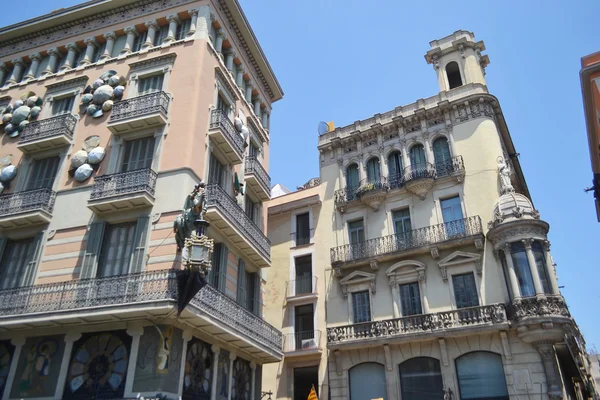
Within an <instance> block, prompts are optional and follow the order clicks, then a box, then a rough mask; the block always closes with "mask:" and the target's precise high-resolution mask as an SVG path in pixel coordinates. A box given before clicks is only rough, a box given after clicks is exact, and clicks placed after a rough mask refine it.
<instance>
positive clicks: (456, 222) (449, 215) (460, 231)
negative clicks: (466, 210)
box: [440, 196, 465, 238]
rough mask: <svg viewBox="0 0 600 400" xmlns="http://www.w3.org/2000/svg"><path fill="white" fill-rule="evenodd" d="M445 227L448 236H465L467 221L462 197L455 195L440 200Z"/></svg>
mask: <svg viewBox="0 0 600 400" xmlns="http://www.w3.org/2000/svg"><path fill="white" fill-rule="evenodd" d="M440 205H441V208H442V218H443V219H444V229H445V231H446V236H447V237H448V238H452V237H456V236H463V235H464V233H465V221H464V220H463V212H462V207H461V204H460V197H459V196H455V197H451V198H449V199H444V200H441V201H440Z"/></svg>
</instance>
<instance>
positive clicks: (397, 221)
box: [392, 208, 412, 236]
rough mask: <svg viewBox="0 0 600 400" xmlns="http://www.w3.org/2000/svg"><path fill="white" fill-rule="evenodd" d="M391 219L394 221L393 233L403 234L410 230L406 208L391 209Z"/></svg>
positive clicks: (408, 214) (410, 225)
mask: <svg viewBox="0 0 600 400" xmlns="http://www.w3.org/2000/svg"><path fill="white" fill-rule="evenodd" d="M392 220H393V221H394V233H395V234H396V235H401V236H404V235H405V234H406V233H409V232H410V231H411V230H412V224H411V222H410V212H409V210H408V208H404V209H402V210H396V211H392Z"/></svg>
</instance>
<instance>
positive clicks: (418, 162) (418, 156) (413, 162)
mask: <svg viewBox="0 0 600 400" xmlns="http://www.w3.org/2000/svg"><path fill="white" fill-rule="evenodd" d="M410 166H411V169H412V171H413V175H414V177H415V178H417V177H419V178H420V177H425V176H426V172H427V159H426V158H425V148H424V147H423V145H421V144H417V145H414V146H413V147H412V148H411V149H410Z"/></svg>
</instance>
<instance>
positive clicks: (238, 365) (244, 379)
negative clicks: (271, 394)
mask: <svg viewBox="0 0 600 400" xmlns="http://www.w3.org/2000/svg"><path fill="white" fill-rule="evenodd" d="M251 377H252V372H251V371H250V363H249V362H248V361H246V360H244V359H241V358H236V359H235V361H234V362H233V377H232V378H233V386H232V388H231V400H250V378H251Z"/></svg>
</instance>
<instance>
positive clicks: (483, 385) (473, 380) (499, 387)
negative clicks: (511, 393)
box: [456, 351, 508, 400]
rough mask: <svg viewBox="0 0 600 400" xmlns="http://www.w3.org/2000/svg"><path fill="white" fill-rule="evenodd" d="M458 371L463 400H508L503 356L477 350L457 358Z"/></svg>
mask: <svg viewBox="0 0 600 400" xmlns="http://www.w3.org/2000/svg"><path fill="white" fill-rule="evenodd" d="M456 372H457V374H458V385H459V388H460V398H461V399H462V400H476V399H481V400H483V399H494V400H504V399H506V400H508V390H507V388H506V379H505V377H504V367H503V366H502V358H501V357H500V355H498V354H494V353H489V352H484V351H477V352H473V353H467V354H465V355H463V356H461V357H459V358H457V359H456Z"/></svg>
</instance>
